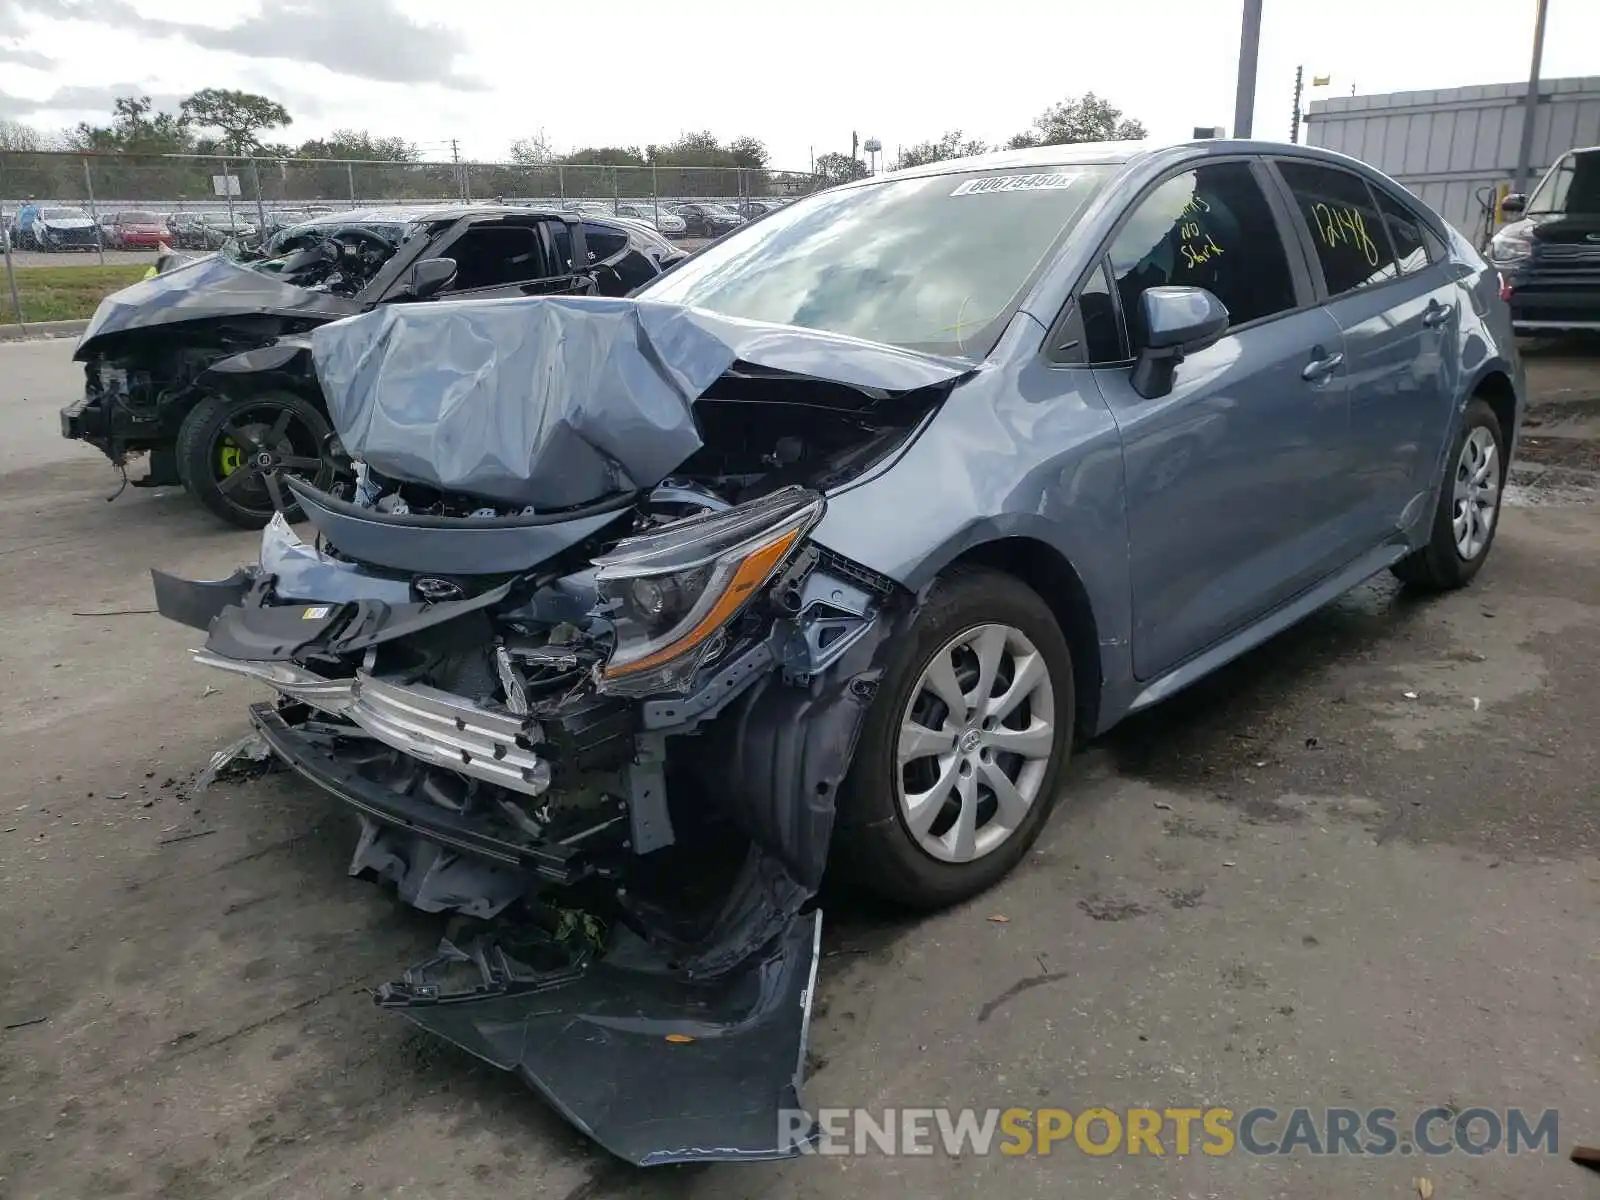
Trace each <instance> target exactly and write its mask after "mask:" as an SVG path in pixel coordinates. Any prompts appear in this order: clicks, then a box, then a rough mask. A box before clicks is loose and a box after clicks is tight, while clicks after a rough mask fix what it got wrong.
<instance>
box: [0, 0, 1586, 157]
mask: <svg viewBox="0 0 1600 1200" xmlns="http://www.w3.org/2000/svg"><path fill="white" fill-rule="evenodd" d="M1239 9H1240V4H1239V0H1113V2H1111V3H1106V2H1105V0H984V2H983V3H981V4H960V5H958V4H954V3H948V2H947V0H944V2H942V0H921V2H914V0H805V2H804V3H802V2H800V0H608V2H606V3H601V4H583V5H572V4H570V3H561V4H557V3H540V0H454V2H452V3H440V2H439V0H205V2H203V3H202V2H201V0H0V118H10V119H14V120H24V121H27V122H30V123H32V124H35V125H38V126H40V127H42V128H45V129H58V128H61V127H63V126H70V125H72V124H75V123H76V122H77V121H80V120H85V119H98V120H101V121H104V120H105V119H106V113H107V111H108V110H109V108H110V100H111V98H112V97H113V96H117V95H127V94H133V93H139V94H148V95H151V96H152V97H154V98H156V100H157V101H158V103H164V104H165V105H167V106H169V107H174V108H175V107H176V102H177V99H178V98H179V97H181V96H183V95H185V94H187V93H189V92H192V91H195V90H197V89H199V88H202V87H208V86H215V87H233V88H243V89H246V90H249V91H257V92H262V93H265V94H267V95H270V96H272V97H274V98H275V99H278V100H280V101H281V102H282V103H284V104H285V106H286V107H287V108H288V109H289V111H290V112H291V113H292V114H293V116H294V118H295V121H294V126H293V128H292V129H291V130H289V131H288V133H287V135H286V137H285V140H289V139H291V138H292V139H293V140H299V139H301V138H303V137H311V136H316V135H319V134H325V133H327V132H329V131H331V130H333V129H335V128H340V127H347V128H366V129H369V130H370V131H372V132H373V133H374V134H380V135H392V134H398V135H401V136H404V137H406V138H409V139H411V140H412V141H414V142H416V143H418V144H419V145H420V146H422V147H423V149H424V150H425V151H426V152H427V154H428V156H429V157H436V156H439V155H441V154H447V153H448V142H449V139H451V138H456V139H459V143H460V146H461V150H462V153H463V155H464V156H466V157H471V158H476V159H494V158H502V157H504V155H505V153H506V147H507V145H508V143H509V142H510V141H511V139H513V138H515V137H518V136H520V135H525V134H529V133H532V132H534V131H536V130H539V129H541V128H542V129H543V130H544V131H545V132H546V134H547V135H548V136H549V138H550V139H551V140H552V141H553V142H554V143H555V145H556V146H557V148H558V149H570V148H572V147H574V146H582V145H595V144H611V145H614V144H623V145H631V144H640V145H642V144H645V143H648V142H652V141H658V142H659V141H667V140H670V139H671V138H673V137H675V136H677V135H678V134H679V133H681V132H683V131H686V130H696V129H709V130H711V131H712V132H714V133H716V134H717V135H719V136H720V137H722V138H724V139H727V138H731V137H734V136H737V135H740V134H750V135H753V136H755V137H759V138H761V139H762V140H763V141H765V142H766V144H767V146H768V147H769V149H770V150H771V152H772V161H773V164H774V165H775V166H779V167H790V168H799V169H804V168H805V166H806V165H807V163H808V160H809V156H810V155H811V154H812V153H813V152H814V153H817V154H822V153H824V152H826V151H829V150H844V151H846V152H848V150H849V144H850V132H851V130H852V129H855V130H857V131H859V132H860V133H861V135H862V137H863V139H865V138H866V137H869V136H876V137H878V138H880V139H881V140H882V142H883V145H884V148H885V151H886V152H887V154H888V155H890V156H891V157H892V155H893V153H894V148H895V147H896V146H897V145H901V144H909V143H912V142H916V141H921V140H923V139H926V138H930V137H935V136H937V135H938V134H939V133H941V132H942V131H944V130H946V129H953V128H961V129H963V130H965V131H966V132H967V133H968V134H969V135H972V136H978V137H983V138H988V139H994V140H998V139H1003V138H1005V137H1006V136H1008V135H1009V134H1011V133H1014V132H1016V131H1017V130H1019V129H1022V128H1024V127H1026V126H1027V124H1028V123H1029V121H1030V120H1031V119H1032V117H1033V116H1034V115H1035V114H1036V113H1037V112H1039V111H1040V110H1041V109H1043V108H1045V107H1046V106H1047V105H1049V104H1050V103H1052V102H1053V101H1055V100H1057V99H1060V98H1062V97H1064V96H1067V95H1076V94H1079V93H1082V92H1085V91H1094V92H1097V93H1099V94H1101V95H1103V96H1106V97H1108V98H1110V99H1111V100H1112V101H1113V102H1114V103H1116V104H1117V105H1118V106H1120V107H1121V108H1122V109H1124V110H1125V111H1126V113H1127V114H1128V115H1129V116H1134V117H1137V118H1139V119H1140V120H1142V121H1144V123H1145V124H1146V126H1147V127H1148V128H1149V130H1150V132H1151V134H1152V135H1153V136H1155V137H1157V138H1179V137H1185V136H1188V134H1189V132H1190V131H1191V130H1192V128H1193V127H1194V126H1196V125H1212V124H1216V125H1228V124H1230V123H1231V121H1232V116H1233V96H1234V79H1235V70H1236V66H1237V59H1238V39H1239ZM1533 12H1534V0H1266V19H1265V24H1264V26H1263V32H1262V45H1261V62H1260V79H1259V88H1258V90H1257V96H1256V133H1257V135H1258V136H1266V137H1287V135H1288V125H1289V116H1290V111H1291V95H1292V85H1293V80H1294V69H1295V66H1296V64H1304V66H1305V67H1306V72H1307V77H1308V79H1309V77H1310V76H1311V75H1312V74H1313V73H1315V74H1319V75H1321V74H1330V75H1332V77H1333V84H1332V87H1331V88H1329V89H1325V90H1323V91H1321V92H1313V93H1311V97H1310V98H1314V97H1315V96H1317V95H1327V94H1329V93H1330V92H1336V93H1348V92H1349V91H1350V88H1351V86H1352V85H1354V86H1355V87H1356V88H1358V89H1359V90H1360V91H1362V92H1384V91H1407V90H1414V89H1420V88H1435V87H1454V86H1458V85H1463V84H1473V83H1502V82H1512V81H1515V80H1518V79H1521V78H1525V77H1526V75H1527V70H1528V61H1529V56H1530V53H1531V47H1532V26H1533ZM1544 74H1545V76H1546V77H1550V78H1553V77H1558V76H1572V75H1600V0H1550V17H1549V26H1548V31H1547V34H1546V42H1545V54H1544Z"/></svg>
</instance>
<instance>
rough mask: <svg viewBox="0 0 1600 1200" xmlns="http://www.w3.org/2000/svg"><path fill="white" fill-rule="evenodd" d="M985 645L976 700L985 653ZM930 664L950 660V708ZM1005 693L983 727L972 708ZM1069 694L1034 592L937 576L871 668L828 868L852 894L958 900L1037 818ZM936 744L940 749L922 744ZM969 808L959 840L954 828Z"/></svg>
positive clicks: (1018, 851)
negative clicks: (882, 666) (875, 671)
mask: <svg viewBox="0 0 1600 1200" xmlns="http://www.w3.org/2000/svg"><path fill="white" fill-rule="evenodd" d="M967 638H972V639H973V642H972V644H970V645H969V644H968V643H967V642H966V641H965V640H964V639H967ZM995 645H999V646H1000V649H999V650H997V651H994V652H993V655H992V656H991V657H993V660H994V662H995V663H996V665H995V666H994V667H993V668H991V671H992V675H991V678H992V683H991V686H990V690H989V692H988V693H987V695H985V694H983V692H982V671H983V663H984V661H985V657H986V656H990V652H989V650H988V649H986V647H993V646H995ZM940 663H943V664H944V667H945V668H951V667H952V664H953V669H950V673H949V674H948V676H946V677H945V678H946V679H947V680H948V681H949V683H953V684H954V685H955V686H956V687H957V688H959V689H960V692H961V696H960V698H959V699H958V698H956V697H954V696H952V697H951V698H952V699H953V700H956V703H955V704H952V703H947V702H945V701H943V700H941V699H940V698H939V696H938V694H937V693H938V692H939V691H943V692H944V693H945V694H947V695H948V694H949V693H950V686H949V683H946V685H945V686H944V687H942V688H941V687H939V674H938V672H939V671H940V668H939V666H938V664H940ZM930 672H934V675H933V676H932V677H930ZM1030 679H1040V680H1042V681H1043V686H1042V687H1041V685H1040V684H1039V683H1029V682H1028V680H1030ZM1024 689H1032V690H1024ZM1008 697H1015V699H1013V701H1012V703H1013V704H1014V705H1015V707H1013V708H1012V709H1010V710H1009V712H1007V713H1005V714H1004V715H1001V716H999V717H998V718H997V719H996V720H994V721H990V722H985V721H984V720H983V717H984V713H985V712H986V711H989V712H991V713H999V712H1000V710H1001V708H1003V707H1004V701H1006V700H1007V698H1008ZM1073 700H1074V692H1073V676H1072V655H1071V653H1070V651H1069V650H1068V648H1067V642H1066V638H1065V637H1063V636H1062V633H1061V629H1060V627H1059V626H1058V625H1057V624H1056V620H1055V617H1054V615H1053V614H1052V613H1051V611H1050V608H1049V606H1048V605H1046V604H1045V602H1044V601H1043V600H1042V599H1041V598H1040V597H1039V595H1038V594H1037V593H1035V592H1034V591H1033V590H1032V589H1030V588H1029V587H1027V586H1026V585H1025V584H1023V583H1021V582H1020V581H1019V580H1017V579H1015V578H1014V577H1012V576H1010V575H1005V574H1002V573H1000V572H997V571H992V570H986V569H972V568H962V569H958V570H956V571H954V572H952V573H951V574H950V575H948V576H947V577H945V578H944V579H941V580H940V581H939V582H938V583H936V584H935V585H934V588H933V591H932V592H931V593H930V595H929V597H928V599H927V601H926V603H925V604H924V606H923V610H922V613H921V615H920V616H919V617H918V619H917V622H916V624H915V625H914V626H913V627H912V628H911V630H910V631H909V632H908V633H907V634H906V635H905V636H904V638H903V640H902V643H901V645H900V646H899V647H898V648H897V650H896V651H895V654H894V658H893V660H892V661H891V663H890V664H889V666H888V668H887V670H886V671H885V672H884V676H883V679H882V681H881V682H880V683H879V685H878V694H877V698H876V700H875V701H874V702H873V705H872V708H871V710H870V711H869V712H868V714H867V718H866V723H865V725H864V726H863V728H862V732H861V739H860V742H859V743H858V746H857V749H856V755H855V759H854V761H853V762H852V763H851V766H850V773H849V775H848V776H847V777H846V778H845V782H844V784H843V786H842V787H841V788H840V790H839V812H838V828H837V831H836V833H835V836H834V843H833V849H834V854H835V860H836V865H837V866H838V867H839V869H840V870H841V872H842V873H843V874H844V875H845V876H846V877H848V878H849V879H850V880H851V882H853V883H854V884H855V885H857V886H858V887H860V888H862V889H863V890H865V891H869V892H872V893H874V894H876V895H878V896H880V897H882V898H884V899H887V900H890V901H893V902H895V903H898V904H902V905H906V906H908V907H912V908H919V909H931V908H941V907H944V906H946V905H950V904H955V903H958V902H960V901H962V900H966V899H969V898H971V897H973V896H976V895H977V894H978V893H980V892H982V891H984V890H985V889H986V888H989V887H991V886H992V885H993V884H995V883H996V882H998V881H999V880H1000V879H1001V878H1003V877H1004V876H1005V875H1006V874H1007V873H1008V872H1010V871H1011V869H1012V868H1013V867H1015V866H1016V865H1017V863H1018V862H1020V861H1021V860H1022V857H1023V855H1025V854H1026V853H1027V852H1028V848H1029V847H1030V846H1031V845H1032V844H1033V842H1034V840H1035V839H1036V838H1037V837H1038V836H1039V831H1040V830H1041V829H1042V828H1043V827H1044V823H1045V820H1046V819H1047V818H1048V817H1049V815H1050V809H1051V806H1052V803H1053V801H1054V798H1055V789H1056V786H1057V783H1058V781H1059V779H1060V775H1061V768H1062V766H1063V764H1064V763H1065V762H1066V759H1067V755H1068V754H1069V753H1070V752H1071V743H1072V731H1073V722H1074V716H1075V712H1074V703H1073ZM957 705H960V706H961V707H963V708H965V710H966V711H964V712H957V711H956V709H957ZM991 725H993V726H995V728H993V730H992V731H991ZM907 731H909V736H908V732H907ZM1022 737H1028V739H1029V743H1030V745H1029V753H1027V754H1023V753H1012V752H1011V751H1009V750H1007V749H1005V748H1004V747H1005V746H1018V747H1020V746H1022V745H1023V742H1022V741H1021V740H1019V739H1020V738H1022ZM938 738H944V739H947V740H948V741H949V742H950V745H949V746H948V747H946V746H944V745H943V744H942V743H939V748H938V749H934V748H932V747H933V746H934V744H935V743H934V742H933V741H932V740H929V741H928V744H927V745H926V746H924V745H923V744H922V743H923V741H924V740H925V739H938ZM991 739H992V740H991ZM968 743H971V745H968ZM903 748H904V752H902V750H903ZM1002 773H1003V774H1004V776H1005V779H1004V780H1002V779H1001V778H999V775H1000V774H1002ZM1002 791H1004V792H1006V794H1007V796H1008V797H1009V800H1008V802H1006V803H1004V804H1003V803H1002V801H1001V798H1000V797H1001V793H1002ZM921 797H927V798H928V799H921V800H919V798H921ZM1019 798H1020V799H1021V800H1022V801H1024V802H1025V806H1024V805H1019V804H1018V800H1019ZM969 804H970V806H971V808H972V812H973V814H974V816H973V818H972V821H973V824H972V825H970V826H967V827H966V829H968V830H971V831H972V832H971V833H970V835H968V834H966V833H965V831H964V830H963V828H962V822H963V820H964V818H965V815H966V811H967V806H968V805H969ZM929 813H933V814H934V815H933V816H932V817H931V819H930V818H929V817H928V816H927V814H929ZM964 851H970V852H969V853H966V854H965V856H963V852H964Z"/></svg>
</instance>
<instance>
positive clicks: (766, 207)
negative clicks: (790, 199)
mask: <svg viewBox="0 0 1600 1200" xmlns="http://www.w3.org/2000/svg"><path fill="white" fill-rule="evenodd" d="M782 207H783V206H782V205H781V204H779V203H778V202H777V201H776V200H755V199H750V198H746V199H744V200H740V201H739V202H738V203H737V204H734V205H732V206H731V208H732V209H733V212H734V214H735V215H736V216H740V217H743V218H744V219H745V220H746V221H753V220H755V219H756V218H757V217H764V216H766V215H767V214H768V213H769V212H776V211H777V210H778V209H780V208H782Z"/></svg>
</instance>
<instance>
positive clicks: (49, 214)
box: [39, 208, 89, 221]
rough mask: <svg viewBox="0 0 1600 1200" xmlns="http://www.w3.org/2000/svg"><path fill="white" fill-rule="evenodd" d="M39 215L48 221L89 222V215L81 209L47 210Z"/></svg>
mask: <svg viewBox="0 0 1600 1200" xmlns="http://www.w3.org/2000/svg"><path fill="white" fill-rule="evenodd" d="M39 215H40V216H41V217H43V218H44V219H45V220H46V221H87V220H88V219H89V214H88V213H86V212H84V211H83V209H81V208H46V209H44V210H42V211H41V212H40V213H39Z"/></svg>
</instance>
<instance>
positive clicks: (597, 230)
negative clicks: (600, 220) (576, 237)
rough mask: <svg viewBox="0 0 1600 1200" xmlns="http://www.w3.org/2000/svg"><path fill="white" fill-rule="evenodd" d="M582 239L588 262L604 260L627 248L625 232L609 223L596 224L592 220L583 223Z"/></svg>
mask: <svg viewBox="0 0 1600 1200" xmlns="http://www.w3.org/2000/svg"><path fill="white" fill-rule="evenodd" d="M583 240H584V243H585V245H584V248H585V249H586V250H587V251H588V253H589V261H590V262H605V261H606V260H607V259H609V258H615V257H616V256H617V255H619V254H621V253H622V252H623V251H624V250H626V249H627V248H628V235H627V234H625V233H623V232H622V231H621V230H620V229H615V228H613V227H612V226H610V225H596V224H595V223H594V222H593V221H585V222H584V223H583Z"/></svg>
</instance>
